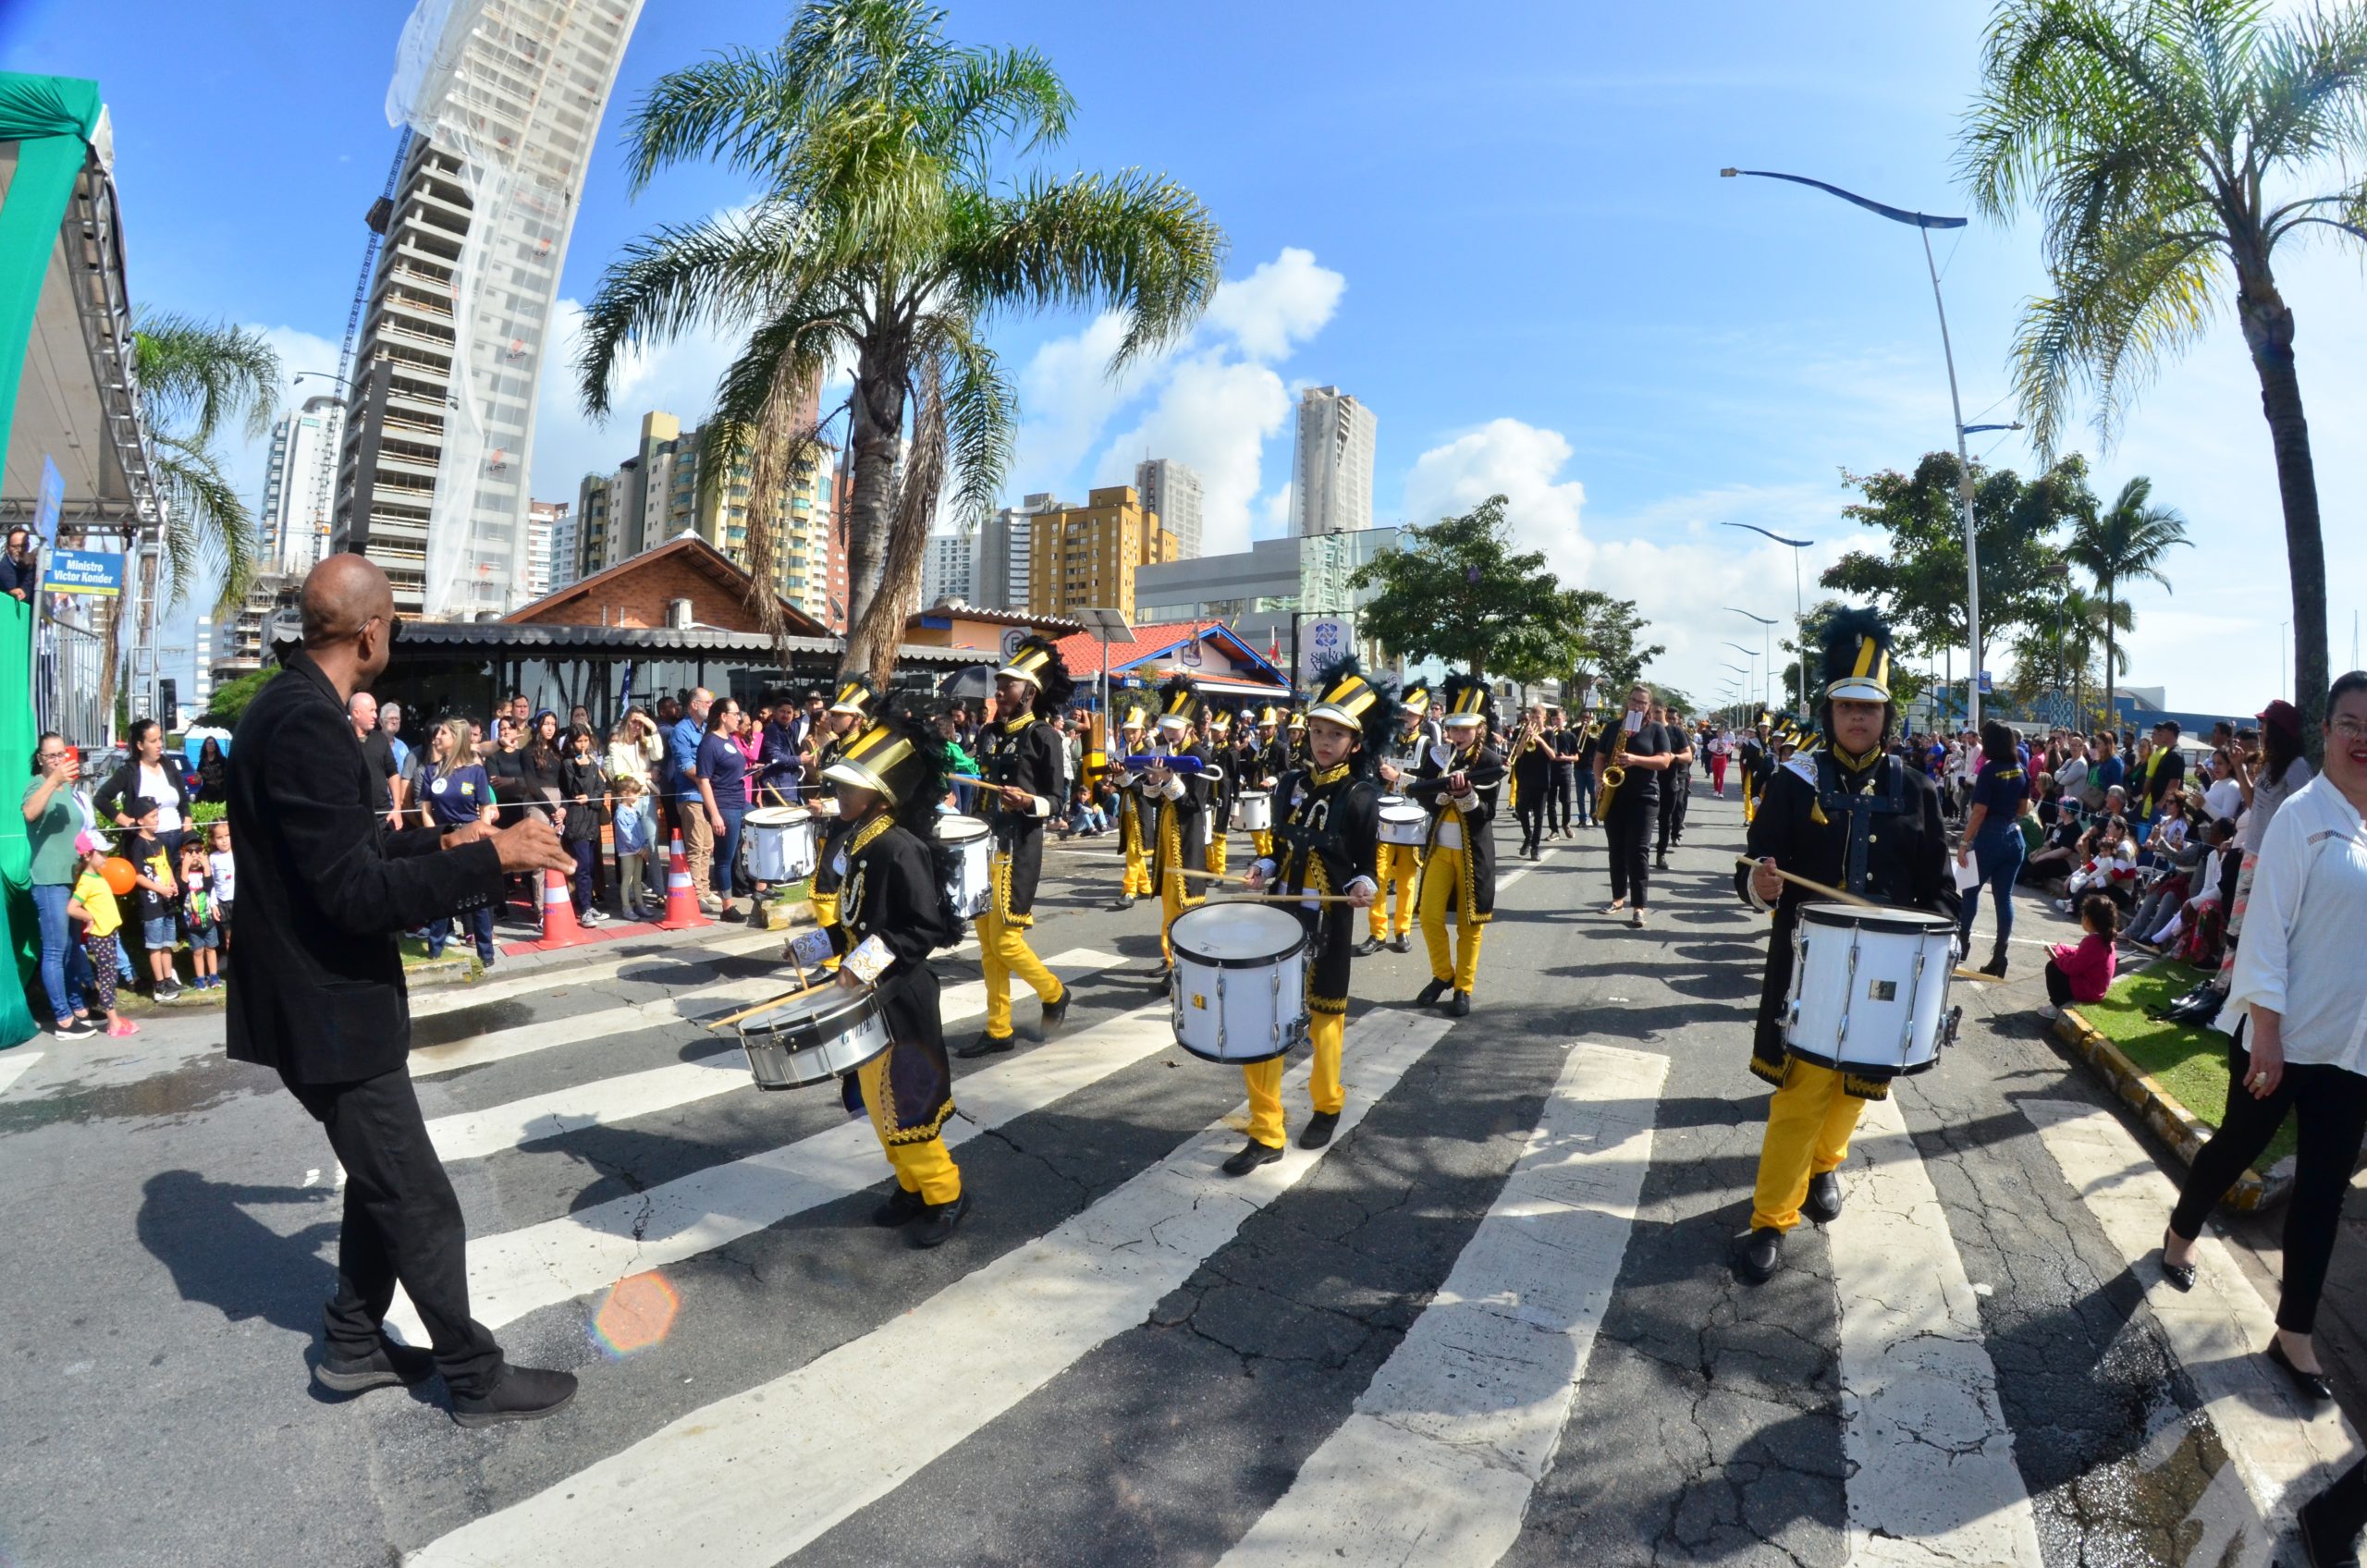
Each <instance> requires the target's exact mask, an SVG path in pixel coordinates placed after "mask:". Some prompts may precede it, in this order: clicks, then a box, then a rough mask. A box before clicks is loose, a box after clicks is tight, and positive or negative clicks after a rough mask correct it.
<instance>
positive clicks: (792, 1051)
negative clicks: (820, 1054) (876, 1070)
mask: <svg viewBox="0 0 2367 1568" xmlns="http://www.w3.org/2000/svg"><path fill="white" fill-rule="evenodd" d="M895 1044H896V1041H895V1039H894V1037H893V1036H892V1035H888V1034H887V1032H886V1031H885V1029H883V1030H882V1031H881V1037H880V1041H879V1048H878V1049H877V1050H876V1051H873V1052H872V1053H871V1054H870V1055H869V1056H866V1057H865V1058H864V1059H863V1060H861V1061H858V1062H856V1063H855V1064H854V1067H851V1068H850V1067H834V1068H832V1069H830V1070H829V1071H828V1072H817V1073H816V1074H815V1075H814V1076H813V1077H811V1078H800V1079H798V1080H797V1081H796V1082H794V1083H791V1084H767V1083H766V1082H765V1081H764V1080H763V1079H762V1078H757V1077H756V1076H755V1072H756V1068H755V1063H754V1060H753V1055H754V1053H753V1052H752V1051H751V1050H750V1047H749V1045H748V1042H747V1041H746V1040H744V1039H743V1040H742V1041H741V1042H740V1047H741V1050H742V1053H743V1054H747V1055H749V1056H751V1058H752V1060H750V1062H749V1064H748V1075H749V1077H750V1078H751V1079H753V1080H754V1083H755V1085H756V1087H758V1088H759V1089H769V1090H776V1091H778V1090H784V1089H813V1088H818V1087H820V1086H821V1085H822V1084H827V1083H829V1082H830V1081H831V1080H832V1079H835V1078H843V1077H845V1076H846V1075H847V1074H848V1073H849V1072H853V1071H855V1069H856V1068H862V1067H867V1066H869V1065H870V1064H871V1063H873V1062H875V1061H877V1060H879V1059H880V1058H881V1057H883V1056H885V1055H887V1054H888V1052H889V1049H890V1048H891V1047H894V1045H895ZM821 1048H822V1045H821V1044H819V1043H817V1044H815V1045H811V1046H801V1047H794V1048H791V1047H779V1049H780V1053H781V1055H782V1056H783V1057H784V1058H786V1059H788V1060H785V1061H784V1062H783V1063H782V1065H783V1066H788V1065H790V1063H791V1062H793V1061H794V1060H796V1059H797V1058H798V1057H801V1056H803V1055H804V1054H805V1053H806V1052H807V1051H815V1050H820V1049H821Z"/></svg>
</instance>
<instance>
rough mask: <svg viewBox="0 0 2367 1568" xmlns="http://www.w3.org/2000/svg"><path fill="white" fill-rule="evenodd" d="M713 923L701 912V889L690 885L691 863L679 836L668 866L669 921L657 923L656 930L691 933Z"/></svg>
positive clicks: (676, 835) (664, 920)
mask: <svg viewBox="0 0 2367 1568" xmlns="http://www.w3.org/2000/svg"><path fill="white" fill-rule="evenodd" d="M713 924H714V922H713V921H710V920H709V919H707V917H706V916H705V915H704V914H702V913H699V895H698V889H696V888H693V887H692V886H691V863H690V862H689V861H688V860H686V859H684V858H683V855H682V836H681V834H680V833H677V834H675V835H674V845H673V851H672V853H671V855H670V857H669V859H668V864H667V867H666V918H665V919H663V920H661V921H659V922H658V923H657V929H659V930H660V931H688V930H692V929H693V928H694V927H696V926H701V925H713Z"/></svg>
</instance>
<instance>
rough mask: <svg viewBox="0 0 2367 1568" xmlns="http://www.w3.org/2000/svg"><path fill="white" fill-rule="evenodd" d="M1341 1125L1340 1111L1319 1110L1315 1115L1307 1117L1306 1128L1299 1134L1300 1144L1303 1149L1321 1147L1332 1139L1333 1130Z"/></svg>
mask: <svg viewBox="0 0 2367 1568" xmlns="http://www.w3.org/2000/svg"><path fill="white" fill-rule="evenodd" d="M1339 1125H1340V1113H1339V1112H1338V1111H1336V1110H1318V1111H1317V1112H1316V1113H1315V1114H1314V1115H1312V1116H1310V1117H1308V1118H1307V1119H1306V1130H1305V1131H1304V1132H1302V1133H1299V1135H1298V1146H1299V1147H1301V1148H1303V1149H1319V1148H1321V1147H1322V1146H1323V1145H1326V1144H1328V1143H1330V1142H1331V1133H1332V1131H1333V1130H1334V1129H1335V1128H1337V1127H1338V1126H1339Z"/></svg>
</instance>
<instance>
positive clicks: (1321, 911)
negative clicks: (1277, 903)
mask: <svg viewBox="0 0 2367 1568" xmlns="http://www.w3.org/2000/svg"><path fill="white" fill-rule="evenodd" d="M1317 693H1318V694H1317V696H1316V699H1315V701H1314V703H1313V704H1312V705H1311V706H1310V708H1309V714H1310V716H1311V717H1312V719H1313V720H1314V721H1316V722H1322V723H1331V724H1337V725H1340V726H1342V727H1343V728H1346V729H1354V730H1355V731H1357V732H1358V734H1359V740H1358V741H1357V743H1356V748H1355V751H1353V752H1352V753H1350V754H1349V756H1348V757H1347V758H1346V759H1345V760H1344V761H1343V762H1341V763H1339V764H1338V765H1337V766H1332V767H1328V768H1324V767H1315V766H1309V767H1306V768H1294V769H1292V770H1291V771H1290V772H1289V773H1286V774H1284V775H1283V776H1282V780H1281V782H1280V785H1279V787H1278V789H1277V790H1276V793H1275V800H1276V802H1277V813H1276V816H1275V824H1274V844H1275V848H1274V854H1273V856H1272V857H1271V858H1270V859H1264V860H1260V861H1258V862H1257V870H1258V872H1259V874H1260V877H1261V879H1262V880H1263V881H1264V883H1265V884H1266V886H1267V887H1268V888H1270V890H1271V891H1272V892H1274V893H1276V894H1282V895H1306V896H1307V897H1308V898H1309V899H1315V900H1319V899H1320V898H1321V897H1322V896H1324V895H1343V894H1353V893H1355V892H1357V891H1358V890H1360V889H1361V890H1363V891H1365V892H1367V893H1369V892H1371V891H1372V890H1373V879H1372V877H1371V876H1369V875H1367V871H1366V869H1365V868H1366V867H1367V866H1369V865H1371V864H1373V853H1374V848H1375V846H1376V845H1377V844H1378V843H1379V841H1380V840H1379V839H1378V837H1377V834H1378V830H1379V828H1380V780H1379V778H1378V777H1377V776H1376V774H1375V771H1374V758H1373V755H1372V745H1373V743H1374V742H1376V741H1379V740H1380V737H1381V736H1383V735H1386V734H1387V733H1388V732H1389V729H1390V720H1391V709H1392V703H1391V701H1390V698H1389V694H1388V692H1387V691H1386V689H1384V688H1380V687H1376V686H1374V685H1373V684H1372V683H1371V682H1370V681H1368V680H1366V679H1365V677H1364V675H1363V674H1362V673H1361V672H1360V671H1359V670H1358V668H1357V667H1356V661H1355V659H1354V658H1347V659H1343V660H1341V661H1340V662H1339V663H1337V664H1335V665H1332V666H1331V667H1329V668H1326V669H1324V670H1323V671H1321V672H1320V673H1319V674H1318V677H1317ZM1285 907H1286V908H1288V909H1289V910H1290V911H1291V912H1292V913H1294V914H1295V915H1297V916H1298V919H1299V923H1300V924H1301V925H1304V926H1306V933H1307V936H1308V937H1309V939H1310V940H1311V942H1312V943H1313V946H1314V953H1313V957H1312V962H1310V964H1309V965H1308V971H1307V990H1306V1011H1307V1029H1306V1032H1307V1039H1308V1042H1309V1044H1310V1045H1312V1046H1313V1047H1314V1051H1315V1061H1314V1066H1313V1068H1312V1070H1311V1072H1310V1073H1309V1076H1308V1078H1307V1100H1308V1103H1309V1105H1310V1107H1311V1108H1312V1109H1313V1111H1314V1115H1313V1117H1312V1119H1311V1120H1310V1121H1308V1123H1307V1127H1306V1132H1305V1133H1302V1134H1301V1135H1300V1137H1299V1143H1300V1145H1301V1146H1302V1147H1306V1148H1320V1147H1321V1146H1322V1145H1325V1144H1327V1143H1330V1142H1331V1130H1332V1128H1333V1127H1334V1126H1335V1125H1336V1124H1337V1123H1338V1121H1339V1119H1340V1111H1341V1109H1342V1108H1343V1106H1344V1105H1345V1104H1346V1103H1347V1102H1346V1096H1345V1091H1344V1089H1343V1087H1342V1084H1341V1081H1340V1056H1341V1047H1342V1042H1343V1039H1344V1037H1345V1035H1346V1031H1347V1023H1348V977H1349V970H1350V966H1351V964H1352V962H1353V961H1354V957H1355V940H1356V918H1355V913H1356V912H1355V907H1354V906H1353V905H1351V904H1345V903H1323V902H1319V901H1309V902H1301V903H1293V904H1289V905H1286V906H1285ZM1241 1076H1242V1079H1243V1081H1244V1082H1245V1084H1246V1085H1247V1086H1248V1090H1249V1142H1250V1144H1251V1145H1252V1146H1251V1147H1249V1148H1245V1149H1244V1150H1243V1151H1242V1152H1241V1154H1240V1155H1239V1156H1237V1157H1235V1159H1234V1160H1233V1161H1229V1162H1228V1163H1227V1165H1226V1167H1225V1169H1227V1170H1234V1171H1235V1173H1236V1174H1237V1173H1238V1172H1239V1170H1248V1169H1252V1168H1254V1167H1255V1166H1256V1165H1257V1164H1261V1163H1263V1161H1264V1158H1265V1157H1262V1156H1261V1155H1260V1154H1259V1152H1258V1151H1259V1150H1260V1149H1270V1150H1277V1151H1279V1150H1280V1149H1281V1148H1282V1133H1283V1122H1282V1058H1281V1057H1279V1056H1278V1057H1274V1058H1272V1059H1270V1060H1266V1061H1259V1062H1252V1063H1249V1064H1248V1065H1246V1066H1245V1067H1243V1068H1242V1070H1241Z"/></svg>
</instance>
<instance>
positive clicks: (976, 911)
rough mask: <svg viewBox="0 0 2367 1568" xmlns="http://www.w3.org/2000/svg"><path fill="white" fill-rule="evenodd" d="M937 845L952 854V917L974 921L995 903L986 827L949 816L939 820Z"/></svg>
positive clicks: (949, 887) (949, 814) (947, 889)
mask: <svg viewBox="0 0 2367 1568" xmlns="http://www.w3.org/2000/svg"><path fill="white" fill-rule="evenodd" d="M937 841H938V843H940V844H943V845H945V846H946V847H947V848H948V849H950V851H952V859H953V870H952V873H951V876H952V881H951V883H950V885H949V886H948V887H947V888H946V891H947V892H949V893H950V894H951V895H952V896H953V913H956V914H958V915H960V916H961V917H962V918H963V919H964V920H975V919H976V918H977V917H978V916H979V915H982V914H984V913H987V906H988V905H990V904H992V903H993V902H994V897H995V884H994V874H993V871H992V869H991V868H990V867H989V865H988V864H987V855H988V848H989V846H988V843H987V825H986V824H985V823H983V822H981V821H979V820H978V819H977V818H976V817H975V816H961V815H956V814H954V813H952V812H946V813H944V814H942V815H939V816H938V819H937Z"/></svg>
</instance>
